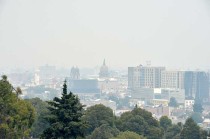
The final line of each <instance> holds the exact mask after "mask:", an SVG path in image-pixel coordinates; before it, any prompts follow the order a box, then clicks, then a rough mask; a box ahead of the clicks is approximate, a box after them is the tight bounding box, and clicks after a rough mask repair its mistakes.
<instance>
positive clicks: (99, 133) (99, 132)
mask: <svg viewBox="0 0 210 139" xmlns="http://www.w3.org/2000/svg"><path fill="white" fill-rule="evenodd" d="M119 132H120V131H119V130H118V129H117V128H115V127H111V126H109V125H106V124H103V125H101V126H100V127H97V128H95V130H94V131H93V132H92V134H91V135H90V136H88V137H87V139H110V138H112V137H116V136H117V135H118V134H119Z"/></svg>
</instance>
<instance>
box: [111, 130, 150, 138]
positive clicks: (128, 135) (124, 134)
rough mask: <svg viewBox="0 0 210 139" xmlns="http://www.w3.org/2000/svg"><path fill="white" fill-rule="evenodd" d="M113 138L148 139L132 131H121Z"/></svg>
mask: <svg viewBox="0 0 210 139" xmlns="http://www.w3.org/2000/svg"><path fill="white" fill-rule="evenodd" d="M111 139H146V138H145V137H143V136H141V135H139V134H137V133H135V132H131V131H125V132H120V134H119V135H118V136H117V137H114V138H111Z"/></svg>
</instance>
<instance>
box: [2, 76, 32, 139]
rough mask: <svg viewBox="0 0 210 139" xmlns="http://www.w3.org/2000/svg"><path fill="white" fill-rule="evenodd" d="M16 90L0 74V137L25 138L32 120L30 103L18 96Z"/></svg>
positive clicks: (5, 77)
mask: <svg viewBox="0 0 210 139" xmlns="http://www.w3.org/2000/svg"><path fill="white" fill-rule="evenodd" d="M16 93H17V92H16V90H15V89H14V87H13V86H12V85H11V84H10V83H9V81H8V80H7V76H5V75H4V76H2V79H1V80H0V138H8V139H10V138H14V139H17V138H26V137H28V136H29V133H30V127H31V126H32V124H33V122H34V117H35V112H34V108H33V107H32V105H31V104H30V103H28V102H26V101H24V100H22V99H20V98H18V96H17V94H16Z"/></svg>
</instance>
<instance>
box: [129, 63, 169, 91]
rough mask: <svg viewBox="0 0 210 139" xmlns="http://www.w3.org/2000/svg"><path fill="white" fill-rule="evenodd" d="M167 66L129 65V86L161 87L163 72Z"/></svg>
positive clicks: (132, 87) (131, 87)
mask: <svg viewBox="0 0 210 139" xmlns="http://www.w3.org/2000/svg"><path fill="white" fill-rule="evenodd" d="M164 70H165V67H150V66H142V65H140V66H137V67H128V88H129V89H137V88H160V87H161V72H162V71H164Z"/></svg>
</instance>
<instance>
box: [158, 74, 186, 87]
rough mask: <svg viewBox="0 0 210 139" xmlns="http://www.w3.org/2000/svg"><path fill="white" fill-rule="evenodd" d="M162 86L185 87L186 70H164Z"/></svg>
mask: <svg viewBox="0 0 210 139" xmlns="http://www.w3.org/2000/svg"><path fill="white" fill-rule="evenodd" d="M161 88H176V89H184V72H182V71H162V73H161Z"/></svg>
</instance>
